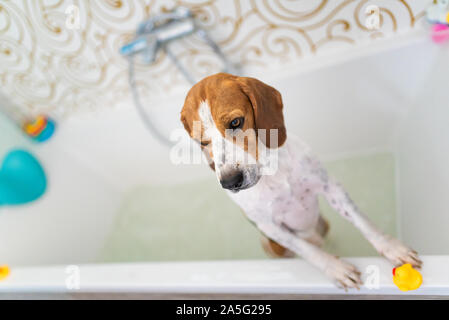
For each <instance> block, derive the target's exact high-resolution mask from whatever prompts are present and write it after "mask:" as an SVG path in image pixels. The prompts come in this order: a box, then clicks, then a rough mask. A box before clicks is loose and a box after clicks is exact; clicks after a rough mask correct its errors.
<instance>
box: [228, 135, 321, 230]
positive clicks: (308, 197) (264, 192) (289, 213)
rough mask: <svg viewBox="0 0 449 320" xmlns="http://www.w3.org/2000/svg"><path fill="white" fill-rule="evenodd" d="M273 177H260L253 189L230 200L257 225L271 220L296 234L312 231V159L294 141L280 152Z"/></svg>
mask: <svg viewBox="0 0 449 320" xmlns="http://www.w3.org/2000/svg"><path fill="white" fill-rule="evenodd" d="M278 163H279V167H278V170H277V171H276V173H275V174H274V175H265V176H262V178H261V179H260V181H259V182H258V183H257V184H256V185H255V186H254V187H252V188H250V189H247V190H242V191H240V192H238V193H232V192H229V195H230V197H231V198H232V199H233V200H234V201H235V202H236V203H237V204H238V205H239V206H240V207H241V208H242V209H243V211H244V212H245V213H246V215H247V216H248V218H249V219H250V220H252V221H254V222H255V223H256V224H257V223H264V222H271V221H274V222H275V223H276V224H278V225H285V226H286V227H288V228H290V229H293V230H295V231H307V230H309V229H311V228H314V227H315V225H316V223H317V221H318V217H319V207H318V198H317V193H316V187H315V183H314V181H316V178H315V173H314V171H313V160H312V159H311V158H310V157H309V156H308V155H307V154H306V152H305V150H304V149H303V145H302V144H301V143H300V142H298V141H297V140H296V139H291V140H290V139H287V143H286V145H284V146H283V147H281V148H280V150H279V162H278Z"/></svg>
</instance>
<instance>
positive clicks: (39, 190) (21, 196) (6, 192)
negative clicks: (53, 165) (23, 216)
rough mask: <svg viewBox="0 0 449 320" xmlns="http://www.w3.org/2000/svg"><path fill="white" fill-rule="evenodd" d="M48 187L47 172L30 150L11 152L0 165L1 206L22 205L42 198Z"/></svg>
mask: <svg viewBox="0 0 449 320" xmlns="http://www.w3.org/2000/svg"><path fill="white" fill-rule="evenodd" d="M46 188H47V179H46V177H45V172H44V170H43V168H42V167H41V165H40V164H39V162H38V161H37V160H36V158H35V157H34V156H32V155H31V154H30V153H29V152H27V151H24V150H13V151H11V152H9V153H8V154H7V155H6V157H5V158H4V160H3V164H2V165H1V167H0V206H2V205H20V204H25V203H28V202H31V201H34V200H36V199H38V198H40V197H41V196H42V195H43V194H44V192H45V190H46Z"/></svg>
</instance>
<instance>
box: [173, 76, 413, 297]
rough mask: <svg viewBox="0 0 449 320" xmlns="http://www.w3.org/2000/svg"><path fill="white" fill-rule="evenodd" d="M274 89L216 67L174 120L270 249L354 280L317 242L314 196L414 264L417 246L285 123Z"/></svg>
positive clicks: (346, 284)
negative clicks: (355, 194) (363, 205)
mask: <svg viewBox="0 0 449 320" xmlns="http://www.w3.org/2000/svg"><path fill="white" fill-rule="evenodd" d="M282 108H283V104H282V98H281V95H280V93H279V92H278V91H277V90H276V89H274V88H272V87H270V86H268V85H266V84H265V83H263V82H261V81H259V80H257V79H254V78H246V77H238V76H234V75H230V74H225V73H219V74H215V75H212V76H210V77H207V78H205V79H203V80H201V81H200V82H198V83H197V84H196V85H194V86H193V87H192V89H191V90H190V91H189V93H188V94H187V97H186V100H185V103H184V106H183V109H182V112H181V121H182V123H183V124H184V127H185V129H186V130H187V132H188V133H189V135H190V136H191V138H193V139H194V140H196V141H197V142H198V143H200V144H201V148H202V150H203V152H204V154H205V156H206V158H207V159H208V160H209V164H210V166H211V168H212V169H213V170H214V171H215V173H216V176H217V178H218V181H219V182H220V184H221V186H222V187H223V188H224V189H226V190H227V191H228V193H229V195H230V197H231V198H232V199H233V200H234V201H235V202H236V203H237V204H238V205H239V206H240V207H241V208H242V209H243V211H244V212H245V214H246V216H247V217H248V219H249V220H250V221H251V222H253V223H254V224H255V225H256V226H257V228H258V229H259V230H260V231H261V233H262V234H263V235H264V238H263V241H262V242H263V247H264V249H265V251H266V252H267V253H268V254H270V255H272V256H275V257H290V256H294V255H300V256H302V257H303V258H304V259H305V260H307V261H308V262H309V263H311V264H312V265H314V266H315V267H317V268H318V269H320V270H321V271H322V272H324V273H325V274H326V275H327V276H328V277H329V278H331V279H332V280H334V282H335V283H336V284H337V285H338V286H339V287H343V288H345V289H346V288H352V287H355V288H359V286H360V285H361V284H362V281H361V278H360V276H361V274H360V272H359V271H358V270H357V268H356V267H355V266H353V265H352V264H350V263H348V262H345V261H344V260H341V259H339V258H338V257H336V256H333V255H331V254H329V253H327V252H325V251H324V250H322V249H321V248H320V246H321V245H322V243H323V238H324V236H325V235H326V233H327V231H328V228H329V227H328V224H327V222H326V220H325V219H324V218H323V217H322V216H321V214H320V209H319V206H318V196H319V195H321V196H323V197H324V198H325V199H326V200H327V201H328V202H329V204H330V205H331V207H332V208H333V209H334V210H335V211H337V212H338V213H339V214H340V215H342V216H343V217H344V218H345V219H346V220H348V221H349V222H350V223H352V224H353V225H354V226H355V227H356V228H358V229H359V230H360V232H361V233H362V234H363V235H364V236H365V237H366V239H367V240H368V241H369V242H370V243H371V244H372V245H373V246H374V248H375V249H376V250H377V251H378V252H379V253H380V254H382V255H383V256H385V257H386V258H387V259H388V260H389V261H391V262H392V263H393V264H394V265H401V264H403V263H410V264H412V265H413V266H414V267H417V268H419V267H421V264H422V262H421V260H420V259H419V257H418V254H417V252H416V251H414V250H412V249H410V248H408V247H407V246H406V245H404V244H403V243H402V242H400V241H399V240H398V239H395V238H393V237H391V236H389V235H386V234H384V233H383V232H382V231H380V230H379V229H378V228H377V227H376V226H375V225H374V224H373V223H372V222H371V221H370V220H369V219H368V218H367V217H366V216H365V215H364V214H363V213H362V212H360V210H359V209H358V208H357V206H356V205H355V204H354V202H353V201H352V200H351V199H350V197H349V195H348V194H347V193H346V192H345V190H344V189H343V188H342V186H341V185H339V184H338V183H337V182H336V181H335V180H334V179H332V178H331V177H329V176H328V174H327V172H326V170H325V169H324V168H323V166H322V165H321V164H320V162H319V161H318V160H317V159H316V158H314V157H313V156H312V155H311V154H310V152H309V150H308V148H307V147H306V145H305V144H303V143H302V142H301V140H299V139H298V138H297V137H295V136H293V135H291V134H289V135H288V138H287V132H286V129H285V126H284V118H283V113H282Z"/></svg>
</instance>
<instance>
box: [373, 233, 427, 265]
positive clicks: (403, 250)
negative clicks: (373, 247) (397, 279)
mask: <svg viewBox="0 0 449 320" xmlns="http://www.w3.org/2000/svg"><path fill="white" fill-rule="evenodd" d="M377 250H378V251H379V253H380V254H381V255H383V256H384V257H385V258H387V259H388V260H390V262H391V263H393V264H394V265H395V266H400V265H402V264H404V263H410V264H411V265H412V266H413V267H414V268H421V266H422V261H421V260H420V259H419V257H418V253H417V252H416V251H415V250H413V249H410V248H409V247H407V246H406V245H405V244H403V243H402V242H401V241H399V240H398V239H396V238H393V237H390V236H387V237H386V238H385V239H384V240H383V241H382V242H381V243H380V245H379V246H378V247H377Z"/></svg>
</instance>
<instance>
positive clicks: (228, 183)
mask: <svg viewBox="0 0 449 320" xmlns="http://www.w3.org/2000/svg"><path fill="white" fill-rule="evenodd" d="M220 183H221V186H222V187H223V188H224V189H229V190H237V189H239V188H241V187H242V185H243V173H242V172H241V171H237V172H234V173H232V174H230V175H226V176H224V177H222V179H221V180H220Z"/></svg>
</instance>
